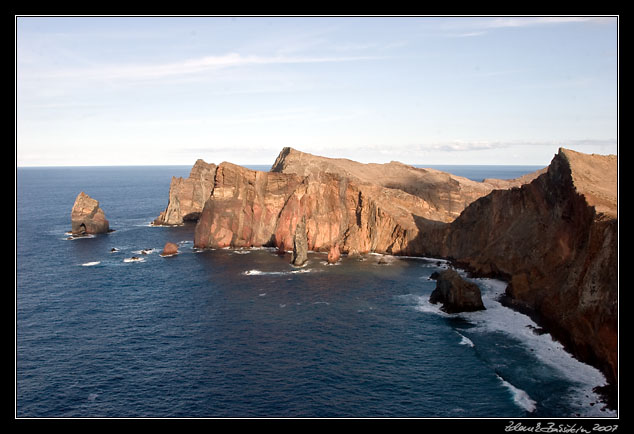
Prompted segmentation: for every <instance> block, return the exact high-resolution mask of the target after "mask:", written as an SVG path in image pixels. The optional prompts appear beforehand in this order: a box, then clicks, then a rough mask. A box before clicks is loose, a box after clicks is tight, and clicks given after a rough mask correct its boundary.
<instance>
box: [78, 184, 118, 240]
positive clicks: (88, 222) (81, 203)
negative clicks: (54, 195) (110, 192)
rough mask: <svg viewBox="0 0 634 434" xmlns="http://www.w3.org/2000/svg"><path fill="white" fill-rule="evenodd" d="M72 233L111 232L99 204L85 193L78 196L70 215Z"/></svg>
mask: <svg viewBox="0 0 634 434" xmlns="http://www.w3.org/2000/svg"><path fill="white" fill-rule="evenodd" d="M70 220H71V233H72V234H73V235H75V236H77V235H88V234H102V233H106V232H109V231H110V224H109V223H108V220H106V215H105V214H104V212H103V210H102V209H101V208H99V202H98V201H96V200H95V199H93V198H92V197H90V196H88V195H87V194H86V193H84V192H83V191H82V192H81V193H79V195H77V198H76V199H75V204H74V205H73V209H72V211H71V213H70Z"/></svg>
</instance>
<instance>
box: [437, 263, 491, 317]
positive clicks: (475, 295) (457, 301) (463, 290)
mask: <svg viewBox="0 0 634 434" xmlns="http://www.w3.org/2000/svg"><path fill="white" fill-rule="evenodd" d="M429 301H430V303H433V304H436V303H442V304H443V307H442V310H444V311H445V312H447V313H458V312H473V311H476V310H484V309H485V307H484V304H483V303H482V296H481V294H480V288H479V287H478V285H476V284H475V283H471V282H468V281H466V280H464V279H463V278H462V277H460V275H459V274H458V273H457V272H456V271H455V270H453V269H448V270H443V271H442V272H440V273H438V276H437V278H436V289H434V291H433V292H432V293H431V296H430V297H429Z"/></svg>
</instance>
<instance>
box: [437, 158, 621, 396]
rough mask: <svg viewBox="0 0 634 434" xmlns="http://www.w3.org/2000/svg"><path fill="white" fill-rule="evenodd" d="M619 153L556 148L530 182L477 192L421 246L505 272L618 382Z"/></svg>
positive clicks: (552, 324) (483, 269)
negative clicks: (542, 170)
mask: <svg viewBox="0 0 634 434" xmlns="http://www.w3.org/2000/svg"><path fill="white" fill-rule="evenodd" d="M617 179H618V178H617V159H616V157H615V156H601V155H588V154H582V153H579V152H575V151H570V150H567V149H563V148H562V149H560V150H559V153H558V154H557V155H555V157H554V158H553V160H552V162H551V164H550V166H549V167H548V170H547V172H545V173H543V174H542V175H540V176H539V177H537V178H536V179H535V180H533V181H532V182H531V183H530V184H525V185H523V186H522V187H520V188H512V189H510V190H496V191H493V192H491V193H490V194H489V195H487V196H485V197H483V198H481V199H478V200H476V201H475V202H473V203H472V204H471V205H470V206H469V207H467V208H466V209H465V210H464V212H463V213H462V214H461V215H460V217H458V218H457V219H456V220H455V221H454V222H452V223H451V224H449V225H445V226H444V227H439V228H437V230H436V231H435V233H433V234H429V236H428V241H429V242H428V243H427V245H426V248H427V249H429V250H428V254H431V255H438V256H442V257H451V258H454V259H455V260H456V261H457V262H458V263H461V264H463V265H464V266H466V267H467V268H469V269H470V270H471V271H473V272H475V273H477V274H480V275H493V276H498V277H502V278H504V279H506V280H507V281H509V282H510V283H509V286H508V288H507V291H506V293H507V295H508V296H509V298H510V300H511V303H512V304H513V305H514V306H517V307H520V308H528V309H530V310H532V311H533V312H535V313H537V314H538V317H539V318H540V321H541V322H542V323H543V325H545V326H546V328H547V329H548V330H549V331H551V333H552V335H553V336H554V337H555V338H556V339H558V340H560V341H561V342H562V343H563V344H564V345H565V346H566V348H567V349H568V350H569V351H571V352H572V353H573V354H574V355H575V356H577V357H578V358H579V359H581V360H583V361H585V362H587V363H591V364H593V365H595V366H597V367H598V368H600V369H601V370H602V371H603V372H604V374H605V375H606V378H607V379H608V381H609V382H610V383H611V384H616V380H617V372H618V370H617V362H618V346H617V336H618V305H617V294H618V251H617V243H618V224H617V212H616V204H617V190H616V186H617Z"/></svg>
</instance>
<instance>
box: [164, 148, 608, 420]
mask: <svg viewBox="0 0 634 434" xmlns="http://www.w3.org/2000/svg"><path fill="white" fill-rule="evenodd" d="M617 180H618V178H617V159H616V156H613V155H610V156H603V155H594V154H593V155H589V154H582V153H579V152H575V151H571V150H568V149H564V148H561V149H560V150H559V152H558V153H557V154H556V155H555V156H554V157H553V159H552V161H551V163H550V165H549V166H548V167H547V168H545V169H543V170H540V171H537V172H535V173H532V174H529V175H526V176H524V177H521V178H518V179H516V180H491V179H488V180H485V181H483V182H475V181H471V180H468V179H466V178H461V177H457V176H454V175H450V174H447V173H443V172H439V171H435V170H431V169H417V168H413V167H411V166H407V165H404V164H402V163H398V162H391V163H388V164H362V163H357V162H354V161H351V160H345V159H331V158H326V157H319V156H314V155H311V154H307V153H303V152H300V151H296V150H294V149H292V148H284V149H283V150H282V152H281V153H280V154H279V156H278V158H277V159H276V161H275V163H274V164H273V166H272V168H271V171H269V172H262V171H255V170H250V169H247V168H244V167H241V166H238V165H235V164H231V163H227V162H223V163H220V164H219V165H218V166H216V165H214V164H208V163H205V162H204V161H203V160H198V161H197V162H196V164H195V165H194V167H193V168H192V171H191V173H190V177H189V178H188V179H182V178H173V179H172V183H171V186H170V193H169V201H168V206H167V208H166V210H165V211H163V212H162V213H161V214H160V216H159V217H157V219H156V220H155V221H154V223H153V224H154V225H175V224H183V222H184V221H188V220H191V221H196V227H195V231H194V247H195V248H199V249H204V248H227V247H228V248H245V247H273V248H276V249H278V250H279V251H281V252H286V251H289V250H294V254H293V258H294V259H293V263H294V264H295V265H296V266H301V265H302V261H303V258H304V256H305V252H306V251H315V252H327V253H329V257H331V259H332V261H333V262H336V261H337V260H339V256H340V255H342V254H343V255H350V256H352V255H358V254H365V253H381V254H387V255H395V256H425V257H436V258H443V259H445V260H448V261H450V262H451V263H452V264H453V265H454V266H456V267H458V268H462V269H465V270H467V271H468V272H470V273H471V274H472V275H473V276H475V277H493V278H497V279H500V280H503V281H505V282H507V283H508V286H507V289H506V294H505V297H504V299H505V300H504V303H505V304H506V305H507V306H509V307H512V308H514V309H517V310H520V311H523V312H526V313H529V314H530V315H531V316H532V317H533V318H535V319H536V323H537V324H539V326H540V327H543V328H544V329H546V330H548V332H550V333H551V334H552V336H553V337H554V338H555V339H557V340H558V341H560V342H561V343H562V344H563V345H564V346H565V348H566V349H567V350H568V351H569V352H570V353H571V354H573V355H574V356H575V357H576V358H578V359H579V360H581V361H583V362H585V363H588V364H590V365H593V366H595V367H597V368H598V369H600V370H601V371H602V372H603V374H604V375H605V377H606V379H607V381H608V386H607V387H605V388H604V390H602V392H603V393H605V394H606V397H607V398H606V400H607V402H608V404H609V406H610V407H611V408H615V407H616V405H617V401H616V397H617V395H618V390H617V385H618V304H617V303H618V249H617V244H618V220H617ZM298 228H300V229H301V233H298ZM329 262H330V259H329Z"/></svg>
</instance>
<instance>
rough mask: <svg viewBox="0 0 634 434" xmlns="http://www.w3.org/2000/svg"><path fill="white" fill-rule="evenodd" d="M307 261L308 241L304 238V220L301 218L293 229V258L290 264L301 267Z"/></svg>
mask: <svg viewBox="0 0 634 434" xmlns="http://www.w3.org/2000/svg"><path fill="white" fill-rule="evenodd" d="M307 260H308V239H307V236H306V218H304V217H302V219H301V220H300V222H299V223H298V224H297V226H296V227H295V234H294V235H293V256H292V258H291V264H293V265H295V266H297V267H301V266H303V265H304V264H305V263H306V261H307Z"/></svg>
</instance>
